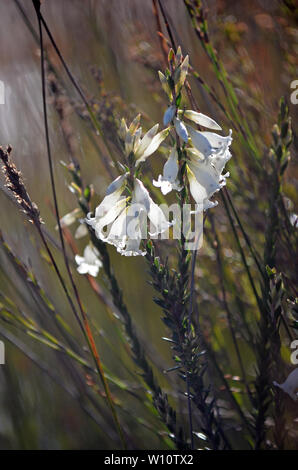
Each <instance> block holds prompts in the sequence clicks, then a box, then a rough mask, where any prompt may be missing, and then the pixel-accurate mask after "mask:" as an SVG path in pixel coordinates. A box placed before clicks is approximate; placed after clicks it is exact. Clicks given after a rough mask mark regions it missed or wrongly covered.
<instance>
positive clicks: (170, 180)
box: [153, 148, 182, 195]
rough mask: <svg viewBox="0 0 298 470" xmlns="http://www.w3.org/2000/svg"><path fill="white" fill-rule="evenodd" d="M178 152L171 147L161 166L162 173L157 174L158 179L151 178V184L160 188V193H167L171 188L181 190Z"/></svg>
mask: <svg viewBox="0 0 298 470" xmlns="http://www.w3.org/2000/svg"><path fill="white" fill-rule="evenodd" d="M178 171H179V167H178V153H177V150H176V148H173V149H172V151H171V153H170V156H169V158H168V160H167V161H166V163H165V165H164V167H163V175H159V176H158V180H157V181H155V180H153V185H154V186H156V187H157V188H160V190H161V192H162V194H164V195H165V194H168V193H170V192H171V191H172V190H173V189H175V190H177V191H181V189H182V188H181V187H180V186H179V181H178V179H177V176H178Z"/></svg>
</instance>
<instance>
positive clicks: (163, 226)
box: [134, 179, 173, 237]
mask: <svg viewBox="0 0 298 470" xmlns="http://www.w3.org/2000/svg"><path fill="white" fill-rule="evenodd" d="M134 197H135V200H136V202H137V204H141V205H142V206H143V207H144V209H145V211H146V213H147V216H148V218H149V220H150V222H151V226H152V225H153V226H154V232H149V234H150V235H151V236H152V237H155V236H157V235H159V234H161V233H163V232H165V231H166V230H168V229H169V227H171V226H172V225H173V223H172V222H168V221H167V219H166V217H165V215H164V213H163V211H162V210H161V208H160V207H159V206H158V205H157V204H155V202H153V200H152V199H151V197H150V195H149V192H148V191H147V189H146V188H145V186H144V185H143V183H142V182H141V181H140V180H138V179H136V180H135V188H134ZM151 226H150V228H151Z"/></svg>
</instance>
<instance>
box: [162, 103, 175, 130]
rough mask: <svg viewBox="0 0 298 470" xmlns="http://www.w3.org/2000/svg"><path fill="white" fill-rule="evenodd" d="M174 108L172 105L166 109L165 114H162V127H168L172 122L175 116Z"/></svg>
mask: <svg viewBox="0 0 298 470" xmlns="http://www.w3.org/2000/svg"><path fill="white" fill-rule="evenodd" d="M176 109H177V108H176V106H175V105H174V104H172V105H171V106H169V107H168V109H167V110H166V112H165V113H164V116H163V125H164V126H168V125H169V124H170V122H171V121H172V120H173V118H174V116H175V114H176Z"/></svg>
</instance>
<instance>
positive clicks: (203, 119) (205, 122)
mask: <svg viewBox="0 0 298 470" xmlns="http://www.w3.org/2000/svg"><path fill="white" fill-rule="evenodd" d="M179 114H183V117H185V118H186V119H189V120H190V121H193V122H195V123H196V124H199V125H200V126H203V127H207V128H208V129H213V130H217V131H221V127H220V125H219V124H217V122H215V121H214V120H213V119H211V118H210V117H209V116H206V115H205V114H202V113H197V112H196V111H192V110H191V109H187V110H186V111H180V113H179Z"/></svg>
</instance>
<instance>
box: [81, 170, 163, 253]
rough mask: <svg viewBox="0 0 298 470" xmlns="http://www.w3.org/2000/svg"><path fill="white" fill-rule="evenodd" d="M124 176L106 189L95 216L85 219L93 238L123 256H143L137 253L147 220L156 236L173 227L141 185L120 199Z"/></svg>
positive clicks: (135, 185)
mask: <svg viewBox="0 0 298 470" xmlns="http://www.w3.org/2000/svg"><path fill="white" fill-rule="evenodd" d="M126 178H127V174H124V175H122V176H120V177H118V178H117V179H116V180H115V181H113V183H112V184H111V185H110V186H109V187H108V190H107V195H106V196H105V198H104V199H103V201H102V202H101V204H100V205H99V206H98V207H97V208H96V210H95V216H94V217H90V215H89V216H88V218H87V219H86V221H87V223H88V224H90V225H91V226H92V227H93V229H94V230H95V234H96V236H97V237H98V238H99V239H100V240H102V241H104V242H106V243H109V244H110V245H114V246H115V247H116V248H117V251H118V252H119V253H121V254H122V255H125V256H137V255H145V254H146V252H144V251H142V250H141V249H140V243H141V240H142V239H146V238H147V218H149V220H150V222H151V224H152V226H154V230H153V233H150V235H152V236H156V235H158V234H160V233H163V232H164V231H166V230H168V228H169V227H170V226H171V225H172V224H171V223H169V222H168V221H167V220H166V218H165V215H164V213H163V212H162V210H161V209H160V208H159V207H158V206H157V205H156V204H155V203H154V202H153V200H152V199H151V197H150V195H149V193H148V191H147V189H146V188H145V187H144V185H143V183H142V182H141V181H140V180H138V179H135V180H134V189H133V191H132V195H131V196H130V197H128V198H126V197H125V196H122V193H123V192H124V190H125V180H126ZM129 200H130V203H129V205H128V204H127V203H128V201H129Z"/></svg>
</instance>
